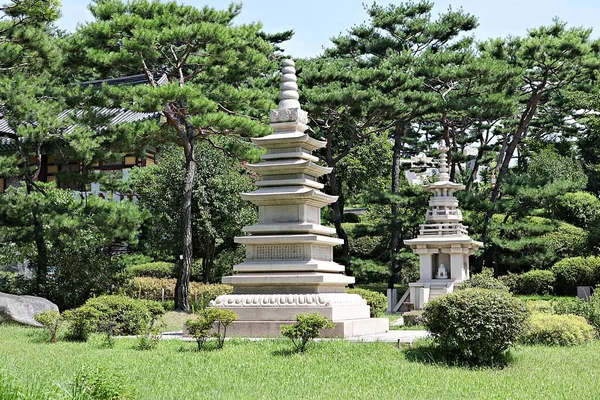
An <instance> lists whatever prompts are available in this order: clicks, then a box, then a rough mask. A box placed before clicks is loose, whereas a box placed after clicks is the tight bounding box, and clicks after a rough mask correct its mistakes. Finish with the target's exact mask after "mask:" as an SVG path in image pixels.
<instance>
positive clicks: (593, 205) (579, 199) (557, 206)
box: [552, 192, 600, 228]
mask: <svg viewBox="0 0 600 400" xmlns="http://www.w3.org/2000/svg"><path fill="white" fill-rule="evenodd" d="M552 208H553V212H554V215H555V216H556V217H557V218H558V219H560V220H563V221H566V222H569V223H571V224H574V225H576V226H579V227H582V228H586V227H588V226H589V225H590V224H591V223H592V222H594V221H595V220H597V219H598V218H600V200H598V198H597V197H596V196H594V195H593V194H591V193H588V192H569V193H565V194H563V195H560V196H558V197H557V198H556V201H555V202H554V204H553V207H552Z"/></svg>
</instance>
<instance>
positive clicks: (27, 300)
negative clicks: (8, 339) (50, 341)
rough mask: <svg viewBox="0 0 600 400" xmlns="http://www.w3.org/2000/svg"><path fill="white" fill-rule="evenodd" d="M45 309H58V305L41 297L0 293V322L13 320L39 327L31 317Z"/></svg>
mask: <svg viewBox="0 0 600 400" xmlns="http://www.w3.org/2000/svg"><path fill="white" fill-rule="evenodd" d="M46 310H53V311H58V306H57V305H56V304H54V303H52V302H51V301H50V300H46V299H44V298H42V297H35V296H17V295H14V294H8V293H0V322H4V321H14V322H18V323H20V324H24V325H30V326H38V327H39V326H41V325H40V324H39V323H38V322H37V321H36V320H35V319H34V318H33V317H34V315H37V314H40V313H42V312H44V311H46Z"/></svg>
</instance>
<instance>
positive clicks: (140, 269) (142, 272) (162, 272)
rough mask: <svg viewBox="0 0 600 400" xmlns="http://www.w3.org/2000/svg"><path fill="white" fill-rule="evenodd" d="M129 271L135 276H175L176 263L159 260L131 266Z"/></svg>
mask: <svg viewBox="0 0 600 400" xmlns="http://www.w3.org/2000/svg"><path fill="white" fill-rule="evenodd" d="M128 271H129V272H130V273H131V275H133V276H136V277H138V276H147V277H150V278H175V277H176V276H175V274H176V272H175V264H173V263H168V262H164V261H157V262H152V263H147V264H138V265H134V266H133V267H129V269H128Z"/></svg>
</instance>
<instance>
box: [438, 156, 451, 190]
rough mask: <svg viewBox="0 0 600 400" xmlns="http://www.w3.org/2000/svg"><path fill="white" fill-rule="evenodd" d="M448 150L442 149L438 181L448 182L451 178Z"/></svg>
mask: <svg viewBox="0 0 600 400" xmlns="http://www.w3.org/2000/svg"><path fill="white" fill-rule="evenodd" d="M447 152H448V149H447V148H441V149H440V166H439V168H438V171H439V175H438V182H447V181H449V180H450V174H449V173H448V171H449V170H448V155H447V154H446V153H447Z"/></svg>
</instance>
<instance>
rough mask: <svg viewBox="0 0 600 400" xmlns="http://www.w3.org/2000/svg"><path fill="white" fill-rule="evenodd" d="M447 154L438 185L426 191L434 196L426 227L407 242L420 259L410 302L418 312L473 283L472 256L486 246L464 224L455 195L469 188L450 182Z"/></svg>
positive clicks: (442, 152)
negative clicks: (455, 290) (463, 285)
mask: <svg viewBox="0 0 600 400" xmlns="http://www.w3.org/2000/svg"><path fill="white" fill-rule="evenodd" d="M447 151H448V149H441V154H440V166H439V174H438V180H437V182H435V183H432V184H430V185H427V186H425V190H427V191H429V192H432V193H433V196H432V197H431V198H430V200H429V207H430V210H428V211H427V214H426V217H425V219H426V223H424V224H422V225H421V226H420V231H419V235H418V236H417V237H416V238H415V239H410V240H405V241H404V243H405V244H407V245H408V246H410V248H411V249H412V250H413V251H414V252H415V253H416V254H418V255H419V280H418V281H417V282H413V283H410V284H409V301H408V302H409V303H412V304H413V305H414V308H415V309H417V310H419V309H422V308H423V306H424V305H425V303H427V302H428V301H429V300H432V299H434V298H436V297H439V296H441V295H443V294H446V293H450V292H452V291H453V289H454V286H455V285H456V284H459V283H461V282H462V281H464V280H467V279H469V256H470V255H472V254H474V252H475V251H476V250H477V249H478V248H479V247H481V246H483V243H481V242H477V241H475V240H473V239H471V238H470V237H469V233H468V231H467V227H466V226H464V225H463V224H462V213H461V212H460V210H459V209H458V200H457V199H456V197H454V193H455V192H457V191H459V190H463V189H464V188H465V187H464V186H463V185H460V184H457V183H454V182H452V181H451V180H450V175H449V174H448V161H447V155H446V152H447Z"/></svg>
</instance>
